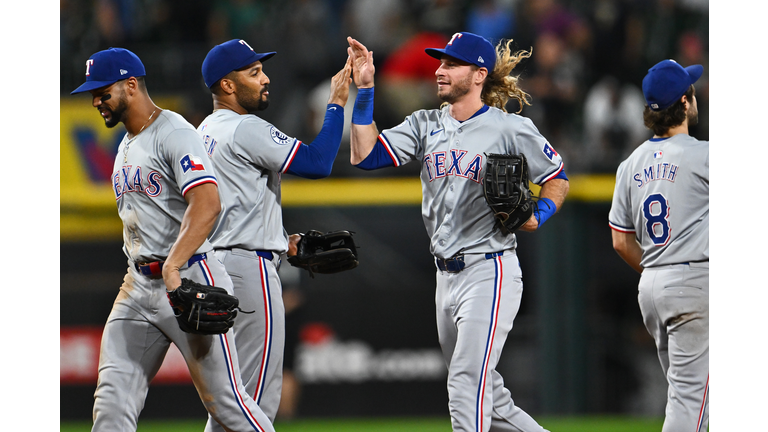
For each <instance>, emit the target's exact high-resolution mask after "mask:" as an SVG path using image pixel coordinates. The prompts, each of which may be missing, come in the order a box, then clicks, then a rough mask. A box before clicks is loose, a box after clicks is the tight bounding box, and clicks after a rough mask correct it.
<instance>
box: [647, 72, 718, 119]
mask: <svg viewBox="0 0 768 432" xmlns="http://www.w3.org/2000/svg"><path fill="white" fill-rule="evenodd" d="M702 73H704V66H702V65H693V66H688V67H687V68H684V67H682V66H681V65H680V64H679V63H677V62H676V61H674V60H662V61H660V62H658V63H656V65H654V66H653V67H652V68H650V69H648V74H647V75H646V76H645V78H643V96H645V102H646V103H648V106H649V107H650V108H651V110H653V111H661V110H663V109H667V108H669V107H671V106H672V105H673V104H674V103H675V102H677V101H679V100H680V98H681V97H683V95H684V94H685V92H686V91H688V87H690V86H691V84H693V83H695V82H696V81H698V79H699V78H701V74H702Z"/></svg>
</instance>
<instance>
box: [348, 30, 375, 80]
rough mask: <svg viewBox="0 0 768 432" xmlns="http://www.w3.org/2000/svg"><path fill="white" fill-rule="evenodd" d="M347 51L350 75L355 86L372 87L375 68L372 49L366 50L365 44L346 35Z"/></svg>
mask: <svg viewBox="0 0 768 432" xmlns="http://www.w3.org/2000/svg"><path fill="white" fill-rule="evenodd" d="M347 43H349V47H348V48H347V53H348V54H349V57H350V58H351V59H352V77H353V78H354V81H355V86H357V88H359V89H360V88H369V87H373V74H374V72H376V68H374V66H373V51H368V48H366V47H365V45H363V44H361V43H360V42H359V41H357V40H356V39H352V38H351V37H347Z"/></svg>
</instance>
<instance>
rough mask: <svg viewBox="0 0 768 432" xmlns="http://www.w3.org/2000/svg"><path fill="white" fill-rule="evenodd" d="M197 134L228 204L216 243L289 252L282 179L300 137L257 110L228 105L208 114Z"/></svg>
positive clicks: (223, 198)
mask: <svg viewBox="0 0 768 432" xmlns="http://www.w3.org/2000/svg"><path fill="white" fill-rule="evenodd" d="M198 133H199V134H200V135H201V136H202V137H203V140H204V141H205V145H206V148H207V150H208V154H210V155H211V157H212V158H213V161H214V164H215V166H216V167H217V172H219V176H220V178H221V181H220V184H219V195H220V196H221V201H222V205H223V208H222V211H221V214H220V215H219V221H218V223H217V225H216V228H215V229H214V231H213V233H212V234H211V242H212V243H213V244H214V246H215V247H216V248H217V249H219V248H232V247H237V248H242V249H247V250H268V251H277V252H278V253H284V252H286V251H288V235H287V234H286V233H285V229H284V228H283V215H282V210H281V208H280V205H281V198H280V179H281V174H282V173H283V172H285V171H286V170H287V169H288V167H289V166H290V163H291V160H292V158H293V157H294V156H295V155H296V151H297V150H298V148H299V146H300V145H301V141H299V140H297V139H295V138H291V137H289V136H287V135H285V134H284V133H282V132H280V131H279V130H278V129H277V128H276V127H274V126H273V125H271V124H270V123H268V122H266V121H264V120H262V119H260V118H259V117H256V116H255V115H240V114H237V113H236V112H234V111H230V110H227V109H220V110H216V111H215V112H213V113H212V114H211V115H209V116H208V117H206V118H205V120H203V122H202V123H201V124H200V126H199V127H198ZM244 185H247V187H245V186H244ZM275 233H281V235H276V234H275Z"/></svg>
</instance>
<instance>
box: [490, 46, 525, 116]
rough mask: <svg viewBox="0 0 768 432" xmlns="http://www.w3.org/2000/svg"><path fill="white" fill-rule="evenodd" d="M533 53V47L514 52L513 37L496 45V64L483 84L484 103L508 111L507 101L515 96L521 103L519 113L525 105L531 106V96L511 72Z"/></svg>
mask: <svg viewBox="0 0 768 432" xmlns="http://www.w3.org/2000/svg"><path fill="white" fill-rule="evenodd" d="M532 53H533V48H531V50H530V51H524V50H520V51H517V52H513V51H512V39H509V40H507V41H506V42H504V41H500V42H499V44H498V45H496V66H495V67H494V68H493V71H491V72H489V73H488V77H487V78H486V79H485V84H483V92H482V94H481V95H480V99H482V101H483V103H484V104H486V105H488V106H493V107H496V108H498V109H500V110H502V111H504V112H507V109H506V105H507V102H509V99H510V98H514V99H517V101H518V102H519V103H520V109H519V110H517V113H520V112H521V111H522V110H523V105H528V106H531V102H530V100H529V99H530V97H531V96H530V95H529V94H528V93H526V92H524V91H523V89H521V88H520V87H518V86H517V82H518V79H519V78H518V77H516V76H511V75H510V72H512V69H514V68H515V66H517V65H518V63H520V62H521V61H522V60H523V59H526V58H529V57H531V54H532Z"/></svg>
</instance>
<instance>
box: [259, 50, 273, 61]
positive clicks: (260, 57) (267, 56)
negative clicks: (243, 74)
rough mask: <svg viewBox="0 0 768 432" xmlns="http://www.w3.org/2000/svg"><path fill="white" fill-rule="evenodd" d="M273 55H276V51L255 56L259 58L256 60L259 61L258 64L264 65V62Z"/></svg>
mask: <svg viewBox="0 0 768 432" xmlns="http://www.w3.org/2000/svg"><path fill="white" fill-rule="evenodd" d="M275 54H277V51H272V52H268V53H261V54H257V56H258V57H259V58H258V59H257V61H260V62H262V63H264V62H265V61H267V60H269V59H270V58H271V57H272V56H273V55H275Z"/></svg>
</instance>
